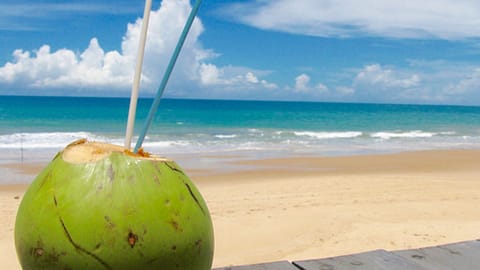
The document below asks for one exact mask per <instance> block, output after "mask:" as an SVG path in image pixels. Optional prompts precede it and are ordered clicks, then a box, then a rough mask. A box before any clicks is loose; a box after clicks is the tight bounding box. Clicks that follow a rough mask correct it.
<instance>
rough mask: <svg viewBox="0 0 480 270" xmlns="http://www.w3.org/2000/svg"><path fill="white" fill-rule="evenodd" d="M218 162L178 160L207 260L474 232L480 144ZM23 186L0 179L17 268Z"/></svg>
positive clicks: (5, 249)
mask: <svg viewBox="0 0 480 270" xmlns="http://www.w3.org/2000/svg"><path fill="white" fill-rule="evenodd" d="M222 158H223V157H222V156H215V157H211V159H212V160H215V159H218V160H220V161H222ZM223 161H224V162H226V163H227V164H230V165H231V167H229V169H228V170H216V169H215V168H214V167H213V168H208V169H206V170H199V169H196V168H194V169H189V168H188V167H187V168H184V169H185V171H186V172H187V174H188V175H189V176H190V178H192V180H193V181H194V182H195V183H196V185H197V186H198V188H199V189H200V191H201V193H202V195H203V196H204V198H205V200H206V201H207V205H208V207H209V209H210V212H211V215H212V219H213V222H214V228H215V239H216V243H215V244H216V248H215V259H214V267H221V266H229V265H243V264H252V263H260V262H267V261H277V260H301V259H315V258H323V257H329V256H338V255H345V254H351V253H357V252H362V251H368V250H372V249H378V248H381V249H386V250H400V249H408V248H418V247H425V246H432V245H440V244H446V243H451V242H459V241H464V240H472V239H476V238H478V237H479V233H478V227H479V226H480V212H478V210H477V209H476V208H477V207H476V206H477V205H478V204H479V203H480V166H479V165H478V162H479V161H480V150H432V151H418V152H401V153H395V154H370V155H359V156H337V157H310V156H307V157H292V158H275V159H260V160H237V161H232V160H230V159H228V158H227V160H223ZM27 165H28V164H27ZM30 165H31V166H30ZM30 165H28V166H26V164H24V165H22V166H20V164H18V163H17V164H1V165H0V167H2V168H3V169H5V168H7V167H8V168H7V169H9V170H21V171H19V172H20V173H23V174H26V175H31V176H34V175H35V174H36V173H38V171H39V170H40V169H41V168H42V167H43V166H44V165H42V164H39V163H37V164H30ZM209 165H210V166H213V165H212V164H209ZM19 167H22V168H19ZM32 179H33V178H32ZM26 187H27V185H25V184H19V185H0V202H1V211H2V212H1V214H2V216H3V217H5V218H4V219H2V221H1V225H2V227H3V228H7V233H6V234H3V235H1V236H0V254H2V255H0V256H1V257H0V258H1V259H2V260H3V263H2V264H3V267H4V268H5V269H13V270H15V269H20V267H19V265H18V263H17V262H16V255H15V249H14V246H13V227H14V219H15V214H16V210H17V208H18V204H19V203H20V200H21V196H22V195H23V192H24V191H25V189H26ZM16 197H18V198H16Z"/></svg>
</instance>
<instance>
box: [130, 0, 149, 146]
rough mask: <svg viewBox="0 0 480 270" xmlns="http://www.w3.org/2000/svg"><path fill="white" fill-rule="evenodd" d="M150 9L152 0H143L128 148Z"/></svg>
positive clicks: (131, 98)
mask: <svg viewBox="0 0 480 270" xmlns="http://www.w3.org/2000/svg"><path fill="white" fill-rule="evenodd" d="M151 9H152V0H145V10H144V11H143V22H142V30H141V33H140V42H139V45H138V53H137V65H136V68H135V75H134V78H133V85H132V94H131V97H130V107H129V110H128V120H127V129H126V133H125V144H124V147H125V149H128V150H130V146H131V144H132V134H133V127H134V125H135V113H136V112H137V100H138V90H139V88H140V78H141V75H142V65H143V56H144V54H145V43H146V41H147V30H148V21H149V19H150V10H151Z"/></svg>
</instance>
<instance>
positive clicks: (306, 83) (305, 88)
mask: <svg viewBox="0 0 480 270" xmlns="http://www.w3.org/2000/svg"><path fill="white" fill-rule="evenodd" d="M310 80H311V78H310V76H308V75H307V74H305V73H302V74H300V75H298V76H297V77H296V78H295V87H294V91H295V92H300V93H311V94H314V95H317V94H324V93H327V92H328V87H327V86H325V85H324V84H322V83H318V84H317V85H315V86H311V85H310Z"/></svg>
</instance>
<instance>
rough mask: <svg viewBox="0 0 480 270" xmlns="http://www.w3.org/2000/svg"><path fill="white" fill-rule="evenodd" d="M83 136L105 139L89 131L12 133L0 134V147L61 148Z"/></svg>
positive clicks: (92, 138) (91, 138)
mask: <svg viewBox="0 0 480 270" xmlns="http://www.w3.org/2000/svg"><path fill="white" fill-rule="evenodd" d="M83 138H86V139H89V140H99V141H100V140H101V141H106V138H104V137H101V136H97V135H94V134H92V133H89V132H38V133H13V134H3V135H0V148H4V149H5V148H7V149H15V148H24V149H29V148H32V149H36V148H63V147H65V146H66V145H68V144H70V143H72V142H74V141H76V140H79V139H83Z"/></svg>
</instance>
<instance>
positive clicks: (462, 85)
mask: <svg viewBox="0 0 480 270" xmlns="http://www.w3.org/2000/svg"><path fill="white" fill-rule="evenodd" d="M443 93H444V94H445V95H446V96H448V97H449V98H452V97H462V98H472V99H479V98H480V68H479V67H476V68H474V69H473V70H471V71H470V72H468V73H465V74H464V76H463V77H462V78H460V79H459V80H458V81H457V83H453V84H452V83H451V84H449V85H448V86H446V87H445V88H444V91H443ZM474 96H476V97H475V98H474Z"/></svg>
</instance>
